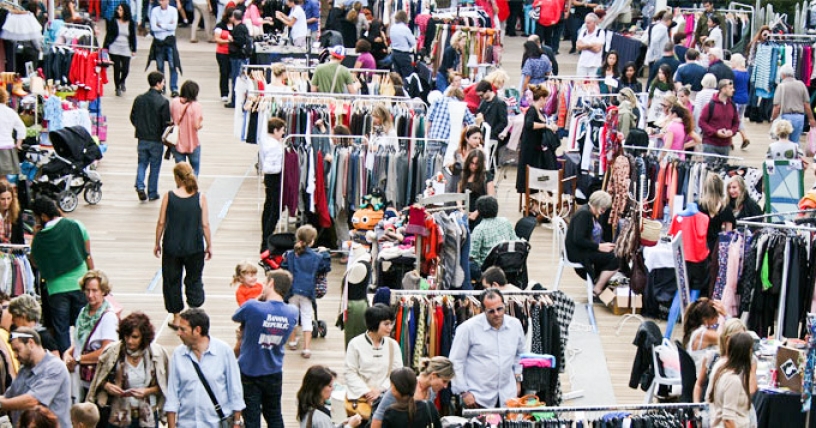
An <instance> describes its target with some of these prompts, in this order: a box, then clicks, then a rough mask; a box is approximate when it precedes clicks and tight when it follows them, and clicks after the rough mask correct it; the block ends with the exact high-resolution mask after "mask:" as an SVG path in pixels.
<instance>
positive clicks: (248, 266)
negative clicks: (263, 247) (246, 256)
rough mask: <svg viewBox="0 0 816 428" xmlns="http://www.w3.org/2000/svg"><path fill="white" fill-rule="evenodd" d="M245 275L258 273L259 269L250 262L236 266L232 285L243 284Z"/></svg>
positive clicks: (246, 261)
mask: <svg viewBox="0 0 816 428" xmlns="http://www.w3.org/2000/svg"><path fill="white" fill-rule="evenodd" d="M245 273H258V267H257V266H255V265H254V264H252V263H250V262H249V261H248V260H244V261H242V262H240V263H238V264H237V265H235V274H234V275H232V285H236V284H241V280H242V279H243V278H242V277H243V275H244V274H245ZM249 285H255V284H249Z"/></svg>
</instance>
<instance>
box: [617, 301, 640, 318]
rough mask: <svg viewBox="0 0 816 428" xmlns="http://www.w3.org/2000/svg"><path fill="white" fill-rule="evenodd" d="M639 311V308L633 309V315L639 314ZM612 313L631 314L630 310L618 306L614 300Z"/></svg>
mask: <svg viewBox="0 0 816 428" xmlns="http://www.w3.org/2000/svg"><path fill="white" fill-rule="evenodd" d="M640 310H641V308H640V307H635V313H636V314H639V313H640ZM612 313H613V314H615V315H625V314H631V313H632V308H627V307H622V306H618V299H615V301H614V302H613V304H612Z"/></svg>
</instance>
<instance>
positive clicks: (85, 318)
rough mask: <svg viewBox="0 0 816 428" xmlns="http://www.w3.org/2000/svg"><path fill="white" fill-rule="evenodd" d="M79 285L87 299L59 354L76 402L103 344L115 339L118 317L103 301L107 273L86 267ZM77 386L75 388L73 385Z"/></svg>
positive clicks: (87, 384) (107, 291) (87, 385)
mask: <svg viewBox="0 0 816 428" xmlns="http://www.w3.org/2000/svg"><path fill="white" fill-rule="evenodd" d="M79 287H80V289H81V290H82V292H83V293H84V294H85V298H86V299H87V300H88V305H87V306H85V307H84V308H82V310H80V311H79V316H78V317H77V320H76V325H75V328H74V337H73V344H72V345H71V347H70V348H68V350H67V351H65V353H64V354H63V356H62V359H63V361H65V366H66V367H67V368H68V371H69V372H72V373H74V375H76V376H78V377H79V378H78V379H77V378H74V391H75V392H76V391H79V393H78V395H77V397H78V398H79V400H80V401H82V400H84V399H85V392H87V391H88V389H89V388H90V385H91V381H92V380H93V377H94V372H95V371H96V365H97V363H98V362H99V356H100V355H102V351H104V350H105V347H106V346H108V345H109V344H111V343H112V342H114V341H116V339H117V334H116V329H117V328H118V327H119V318H118V317H117V316H116V312H114V310H113V308H112V307H111V304H110V303H108V301H107V300H105V296H107V295H108V294H110V291H111V289H110V284H109V283H108V276H107V275H105V273H104V272H102V271H101V270H96V269H94V270H89V271H88V272H87V273H85V275H83V276H82V279H80V280H79ZM77 387H79V388H77Z"/></svg>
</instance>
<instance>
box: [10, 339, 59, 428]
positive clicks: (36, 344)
mask: <svg viewBox="0 0 816 428" xmlns="http://www.w3.org/2000/svg"><path fill="white" fill-rule="evenodd" d="M10 343H11V349H13V350H14V353H15V354H16V355H17V360H18V361H19V362H20V371H19V372H18V373H17V378H16V379H14V382H12V383H11V387H9V389H8V390H7V391H6V394H5V396H3V397H0V410H4V411H10V412H11V417H12V420H13V422H14V425H15V426H16V425H17V419H18V418H19V417H20V413H21V412H23V411H25V410H28V409H32V408H34V407H36V406H37V405H39V404H42V405H43V406H45V407H47V408H48V409H49V410H51V411H52V412H53V413H54V415H56V416H57V419H59V424H60V426H63V427H69V426H71V378H70V376H69V374H68V369H66V368H65V363H63V362H62V360H60V359H59V358H57V357H56V356H54V355H53V354H51V353H49V352H47V351H46V350H45V349H43V347H42V342H41V340H40V335H39V334H37V332H36V331H34V330H33V329H31V328H18V329H17V330H15V331H14V332H12V333H11V340H10Z"/></svg>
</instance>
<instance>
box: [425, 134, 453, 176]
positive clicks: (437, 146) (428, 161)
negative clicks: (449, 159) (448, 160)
mask: <svg viewBox="0 0 816 428" xmlns="http://www.w3.org/2000/svg"><path fill="white" fill-rule="evenodd" d="M447 148H448V145H447V144H445V143H443V142H441V141H427V142H425V179H426V180H429V179H430V178H431V177H433V175H434V173H435V172H436V171H434V163H435V162H434V161H435V160H436V154H437V153H441V154H442V155H443V156H444V155H445V151H446V150H447Z"/></svg>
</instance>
